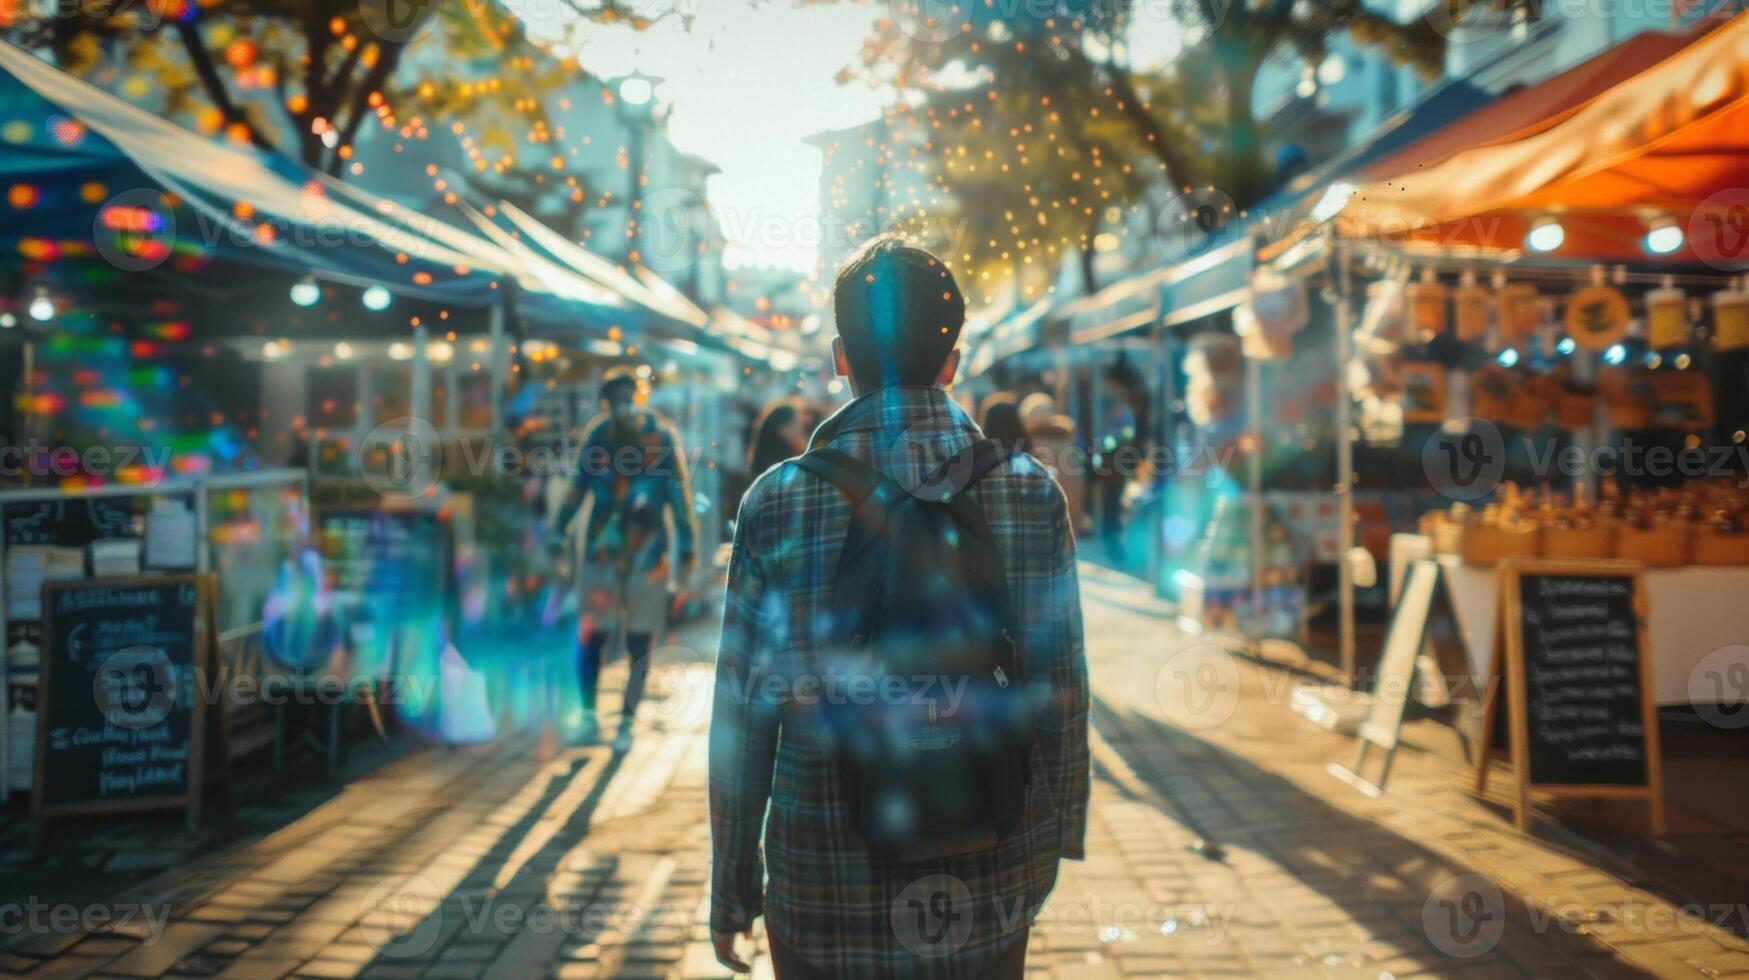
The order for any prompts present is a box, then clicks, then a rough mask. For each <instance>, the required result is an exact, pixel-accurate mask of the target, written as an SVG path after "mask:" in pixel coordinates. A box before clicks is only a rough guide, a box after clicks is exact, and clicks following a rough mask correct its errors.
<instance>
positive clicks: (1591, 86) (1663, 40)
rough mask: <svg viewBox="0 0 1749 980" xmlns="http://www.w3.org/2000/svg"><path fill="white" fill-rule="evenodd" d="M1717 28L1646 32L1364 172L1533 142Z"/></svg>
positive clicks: (1388, 173) (1415, 166)
mask: <svg viewBox="0 0 1749 980" xmlns="http://www.w3.org/2000/svg"><path fill="white" fill-rule="evenodd" d="M1716 26H1718V25H1717V23H1716V22H1713V23H1703V24H1701V25H1698V26H1697V27H1695V28H1694V29H1692V30H1688V31H1684V32H1682V33H1680V34H1670V33H1665V32H1663V31H1642V32H1641V33H1639V34H1635V35H1634V36H1633V37H1630V38H1628V39H1627V40H1626V41H1623V42H1622V43H1620V44H1618V45H1616V46H1614V47H1612V48H1610V49H1608V50H1607V51H1604V52H1603V53H1602V54H1599V55H1597V56H1595V57H1593V58H1591V59H1589V60H1587V61H1582V62H1580V63H1579V64H1577V65H1574V66H1573V67H1571V68H1569V69H1567V70H1566V71H1564V72H1561V73H1560V74H1559V75H1556V76H1554V77H1552V78H1546V79H1544V80H1542V81H1540V82H1538V83H1536V84H1535V85H1532V86H1529V87H1528V88H1521V89H1519V90H1517V91H1515V92H1508V93H1507V94H1505V95H1502V96H1500V97H1499V98H1498V99H1495V100H1494V101H1493V102H1490V103H1488V104H1487V105H1485V106H1483V107H1482V108H1480V109H1477V110H1476V111H1475V112H1472V113H1470V114H1469V115H1467V116H1465V117H1463V118H1462V119H1459V120H1458V121H1457V122H1454V123H1452V124H1451V125H1450V126H1446V127H1445V128H1443V129H1440V130H1439V131H1437V132H1434V133H1429V134H1428V135H1427V137H1426V138H1425V139H1420V140H1416V141H1415V142H1414V143H1411V144H1410V145H1408V146H1406V147H1404V148H1403V149H1401V150H1398V151H1397V152H1396V153H1393V154H1391V155H1390V156H1387V157H1384V158H1382V159H1380V160H1376V161H1374V162H1373V163H1371V164H1369V165H1368V166H1366V167H1365V168H1363V169H1362V170H1361V171H1360V176H1361V177H1364V178H1366V179H1367V180H1383V179H1384V178H1386V177H1396V176H1398V175H1400V174H1406V173H1411V172H1413V171H1415V170H1419V169H1421V168H1423V167H1428V166H1432V165H1433V164H1436V163H1438V162H1440V161H1441V160H1444V159H1445V158H1446V157H1448V156H1451V155H1452V154H1454V153H1460V152H1462V151H1464V150H1468V149H1473V148H1475V147H1478V146H1487V145H1489V144H1492V143H1504V142H1510V141H1512V140H1516V139H1523V138H1525V137H1527V136H1533V135H1535V134H1536V133H1539V132H1541V131H1543V130H1545V129H1547V128H1549V127H1550V126H1553V125H1556V124H1558V123H1560V122H1562V121H1564V120H1565V119H1566V118H1567V117H1568V116H1570V115H1571V114H1573V113H1574V112H1576V111H1578V110H1579V109H1580V108H1581V107H1583V106H1584V105H1585V104H1586V103H1588V102H1590V101H1591V100H1592V99H1594V98H1596V97H1597V96H1598V95H1599V94H1600V93H1602V92H1604V91H1605V90H1607V89H1610V88H1613V87H1614V86H1616V85H1617V84H1619V83H1621V82H1624V81H1626V80H1627V79H1629V78H1632V77H1634V76H1635V75H1638V74H1639V73H1640V72H1642V71H1645V70H1646V69H1648V68H1651V67H1652V66H1653V65H1656V64H1658V63H1659V62H1661V61H1663V60H1664V59H1666V58H1669V57H1670V56H1671V55H1673V54H1675V53H1676V52H1678V51H1681V50H1682V49H1683V48H1686V47H1688V46H1689V45H1690V44H1693V43H1694V41H1695V39H1696V38H1698V37H1700V36H1701V35H1703V34H1705V33H1706V32H1707V31H1709V30H1711V29H1712V28H1713V27H1716Z"/></svg>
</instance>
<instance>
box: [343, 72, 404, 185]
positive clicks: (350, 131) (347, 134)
mask: <svg viewBox="0 0 1749 980" xmlns="http://www.w3.org/2000/svg"><path fill="white" fill-rule="evenodd" d="M406 49H407V46H406V45H404V44H384V45H383V46H382V47H381V48H380V49H379V53H378V54H377V60H376V64H374V65H371V66H370V71H368V72H366V73H365V75H364V79H363V80H362V81H360V82H359V84H358V87H357V88H356V89H354V90H353V92H352V100H351V106H350V109H351V112H350V113H349V114H348V115H347V117H346V125H345V126H344V127H343V128H342V129H341V130H340V140H339V142H337V143H335V144H334V150H333V152H332V153H330V154H329V155H328V165H327V166H326V167H324V168H323V169H324V170H326V171H327V172H328V173H329V174H330V175H331V176H336V177H337V176H339V175H340V163H341V156H340V148H341V147H343V146H351V145H352V141H353V140H354V139H357V138H358V128H359V126H360V125H362V124H363V123H364V117H365V116H367V115H370V114H371V113H370V96H371V93H372V92H376V91H379V90H380V89H381V88H382V87H383V85H384V84H385V83H387V82H388V80H389V76H390V75H392V74H394V71H395V66H396V65H398V64H400V62H401V52H403V51H405V50H406Z"/></svg>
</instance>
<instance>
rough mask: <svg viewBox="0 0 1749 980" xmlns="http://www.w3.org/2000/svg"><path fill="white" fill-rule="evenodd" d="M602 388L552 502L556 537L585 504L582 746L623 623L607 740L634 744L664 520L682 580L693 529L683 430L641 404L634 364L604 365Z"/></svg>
mask: <svg viewBox="0 0 1749 980" xmlns="http://www.w3.org/2000/svg"><path fill="white" fill-rule="evenodd" d="M600 391H601V409H602V414H601V415H599V416H597V417H596V418H595V420H594V421H592V422H590V423H589V427H588V429H587V430H586V432H585V434H584V437H583V453H582V459H581V460H580V461H579V466H578V469H577V479H576V482H575V484H574V485H573V486H572V487H571V490H570V492H569V493H568V494H567V495H566V497H565V502H564V504H563V505H562V506H561V507H560V508H559V513H558V515H557V526H558V531H559V533H558V534H556V535H554V536H553V540H555V541H562V540H563V539H564V536H565V531H566V529H567V528H568V527H569V526H570V523H571V520H572V518H573V517H575V516H576V514H577V511H578V510H579V509H580V508H581V507H582V506H583V504H584V502H585V501H588V502H590V504H591V506H590V509H589V519H588V523H587V525H586V526H585V529H584V532H583V566H582V570H581V574H580V575H579V576H578V581H579V583H580V587H581V589H582V595H581V602H580V603H579V605H580V609H581V616H580V618H579V620H578V623H577V637H578V646H577V679H578V682H579V684H580V685H581V687H582V695H583V721H582V727H581V730H580V731H579V732H577V733H576V738H577V740H578V741H579V742H585V743H586V742H593V741H594V740H595V739H596V737H597V733H598V731H599V727H598V723H597V721H596V716H595V700H596V699H595V691H596V685H597V683H598V681H599V679H600V675H601V657H602V654H603V652H605V649H606V647H607V644H608V641H609V640H611V639H612V638H613V637H614V635H615V633H616V631H617V630H618V628H619V626H620V625H621V623H622V621H623V624H624V626H625V638H626V652H627V654H628V655H629V657H630V658H631V674H630V676H628V677H627V678H626V691H625V705H624V709H623V710H622V711H621V713H620V722H619V735H618V737H617V738H616V739H615V740H614V748H616V749H617V750H619V751H621V752H623V751H626V750H627V749H629V748H630V747H631V737H632V721H633V719H634V717H635V716H636V715H637V711H638V701H639V699H640V698H642V697H643V693H644V681H645V679H646V678H647V677H648V675H649V669H650V663H649V657H650V644H651V640H652V638H653V637H654V635H655V633H656V631H657V630H659V629H660V628H661V627H662V626H663V624H664V623H665V621H666V619H667V612H668V584H669V578H670V571H671V569H670V565H669V550H670V549H669V533H670V525H671V526H672V533H673V536H674V545H675V547H674V549H673V550H674V551H675V552H676V553H677V555H678V559H679V565H680V568H679V572H678V575H677V577H676V580H677V582H679V583H681V584H684V583H686V582H687V581H688V580H689V578H690V576H691V572H692V568H693V560H694V559H693V555H694V551H693V540H694V538H695V536H696V535H695V531H694V527H693V520H692V501H691V494H690V492H689V491H688V489H687V481H686V465H685V461H684V456H683V452H682V449H681V446H680V436H679V435H678V434H677V433H675V431H674V428H673V426H671V425H669V424H668V422H667V421H666V420H664V419H662V418H661V417H660V416H658V415H657V414H656V413H655V412H653V411H649V410H646V409H645V408H643V407H642V406H641V405H639V404H638V378H637V374H636V372H635V371H634V370H633V369H631V368H629V367H623V366H621V367H613V368H609V369H608V371H607V372H606V373H605V374H604V375H603V377H602V381H601V389H600ZM665 518H666V520H665Z"/></svg>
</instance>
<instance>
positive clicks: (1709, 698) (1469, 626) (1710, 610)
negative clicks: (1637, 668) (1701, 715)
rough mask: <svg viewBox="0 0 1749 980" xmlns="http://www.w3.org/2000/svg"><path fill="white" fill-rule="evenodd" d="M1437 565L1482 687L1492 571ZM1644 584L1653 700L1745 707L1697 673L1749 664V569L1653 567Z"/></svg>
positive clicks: (1735, 694)
mask: <svg viewBox="0 0 1749 980" xmlns="http://www.w3.org/2000/svg"><path fill="white" fill-rule="evenodd" d="M1400 537H1408V535H1401V536H1400ZM1439 563H1440V565H1441V566H1442V567H1443V569H1444V571H1445V576H1444V578H1445V581H1446V588H1447V594H1448V595H1449V596H1450V597H1451V605H1452V610H1453V611H1454V613H1455V615H1456V616H1457V621H1458V631H1459V633H1460V634H1461V635H1462V637H1463V642H1464V650H1465V653H1466V655H1467V656H1468V658H1469V664H1470V673H1471V675H1472V676H1473V677H1474V678H1475V681H1476V683H1477V684H1478V686H1479V685H1481V684H1482V683H1483V681H1484V678H1485V676H1486V674H1487V672H1488V666H1489V661H1490V659H1491V658H1492V657H1493V654H1494V615H1495V608H1494V603H1495V595H1494V569H1493V568H1489V567H1485V566H1480V565H1466V564H1464V563H1463V561H1462V560H1461V559H1459V558H1457V557H1456V556H1452V555H1442V556H1440V558H1439ZM1645 583H1646V601H1647V603H1648V604H1649V606H1650V609H1649V612H1650V615H1651V621H1650V622H1649V623H1647V624H1646V627H1647V635H1648V637H1649V638H1650V640H1651V654H1652V696H1653V698H1654V699H1655V700H1656V701H1657V703H1658V704H1661V705H1662V704H1696V703H1714V702H1716V701H1718V700H1720V696H1721V694H1722V695H1723V696H1724V699H1725V700H1727V701H1733V702H1734V701H1736V700H1740V699H1741V697H1742V693H1741V692H1740V691H1736V690H1733V689H1731V687H1730V685H1729V684H1727V685H1725V686H1724V687H1721V686H1720V685H1718V684H1715V683H1713V682H1712V681H1711V680H1709V679H1708V678H1707V677H1705V676H1701V677H1696V676H1695V668H1696V667H1697V666H1699V665H1700V663H1701V661H1703V660H1705V659H1706V658H1707V656H1708V655H1709V654H1712V653H1713V652H1714V651H1717V650H1720V649H1723V648H1726V647H1736V649H1735V650H1734V651H1732V652H1731V653H1726V654H1722V655H1721V657H1720V658H1719V661H1720V662H1719V670H1720V672H1723V671H1724V670H1726V669H1727V668H1728V667H1729V666H1730V664H1732V663H1749V647H1746V646H1744V645H1743V644H1746V643H1749V568H1746V567H1740V566H1708V565H1688V566H1684V567H1681V568H1648V569H1646V572H1645ZM1739 669H1741V668H1739ZM1691 678H1692V680H1691Z"/></svg>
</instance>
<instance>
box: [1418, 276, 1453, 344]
mask: <svg viewBox="0 0 1749 980" xmlns="http://www.w3.org/2000/svg"><path fill="white" fill-rule="evenodd" d="M1445 297H1446V288H1445V286H1444V285H1442V284H1441V283H1439V282H1438V281H1436V280H1433V279H1429V278H1423V279H1422V281H1420V282H1417V283H1413V284H1411V285H1410V286H1409V340H1410V341H1411V342H1413V343H1417V344H1425V343H1427V342H1428V341H1431V340H1432V339H1433V338H1435V337H1437V336H1439V335H1440V334H1442V333H1445V324H1446V310H1445Z"/></svg>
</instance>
